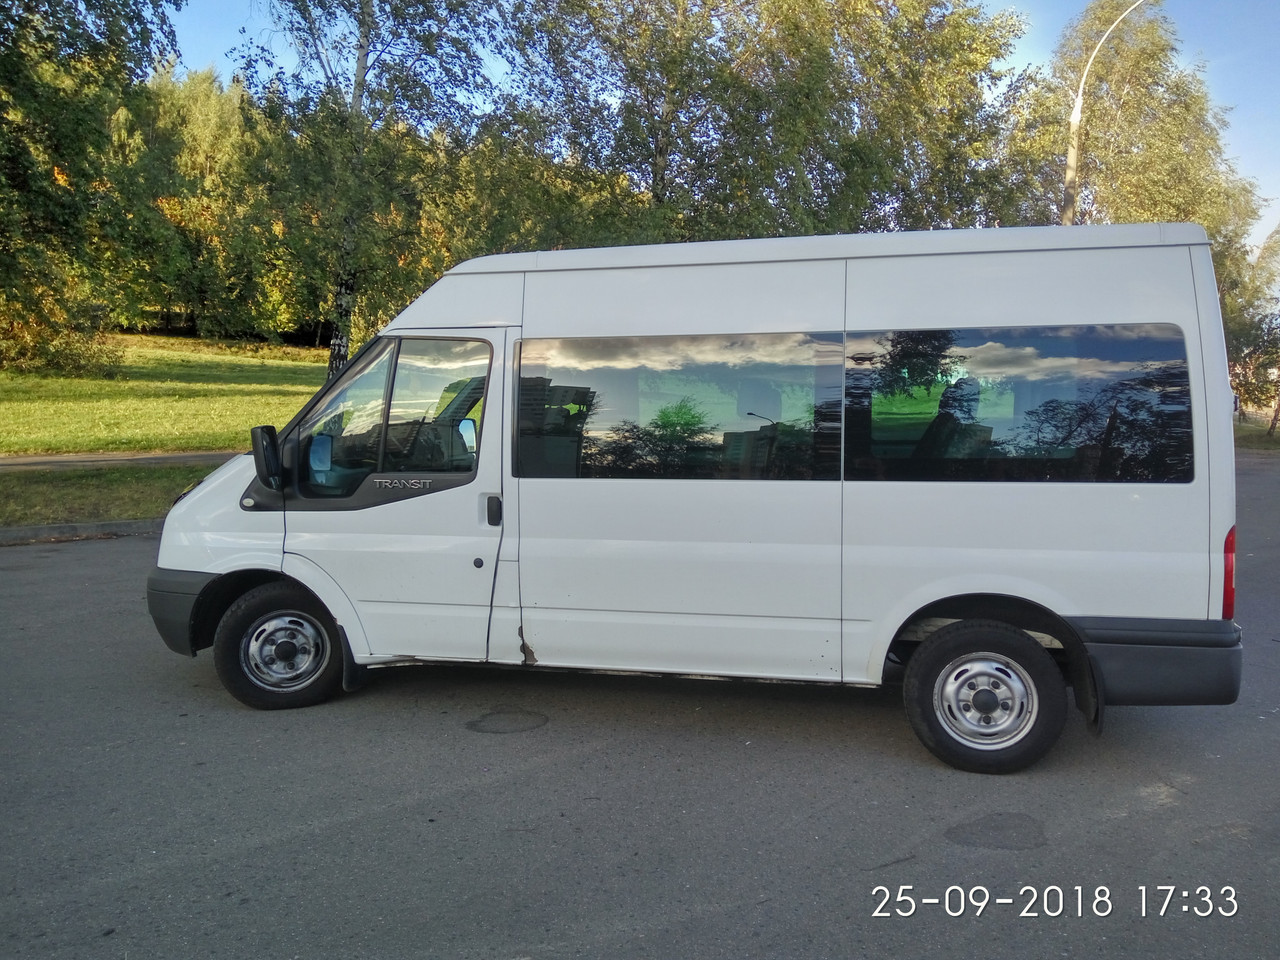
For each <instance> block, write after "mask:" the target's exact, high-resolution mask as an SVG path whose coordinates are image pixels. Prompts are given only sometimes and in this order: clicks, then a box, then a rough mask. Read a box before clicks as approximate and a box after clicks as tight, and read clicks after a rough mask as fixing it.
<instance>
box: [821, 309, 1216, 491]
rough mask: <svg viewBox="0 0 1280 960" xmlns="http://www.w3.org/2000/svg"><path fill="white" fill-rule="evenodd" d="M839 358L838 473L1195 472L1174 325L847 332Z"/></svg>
mask: <svg viewBox="0 0 1280 960" xmlns="http://www.w3.org/2000/svg"><path fill="white" fill-rule="evenodd" d="M845 363H846V367H845V477H846V479H849V480H1015V481H1035V480H1047V481H1064V482H1086V483H1087V482H1120V483H1126V482H1127V483H1189V482H1190V481H1191V480H1192V479H1193V455H1192V433H1191V402H1190V401H1191V387H1190V382H1189V379H1188V373H1187V351H1186V345H1185V343H1184V341H1183V337H1182V332H1181V330H1179V328H1178V327H1176V326H1174V325H1172V324H1115V325H1096V326H1071V327H1065V326H1054V327H1026V328H982V329H958V330H908V331H885V332H880V333H862V334H850V335H849V337H848V340H847V342H846V350H845Z"/></svg>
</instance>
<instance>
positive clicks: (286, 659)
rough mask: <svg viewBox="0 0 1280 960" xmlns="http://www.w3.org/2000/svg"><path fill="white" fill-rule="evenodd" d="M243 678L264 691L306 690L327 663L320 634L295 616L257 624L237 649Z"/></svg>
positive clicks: (278, 616)
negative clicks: (304, 687) (298, 688)
mask: <svg viewBox="0 0 1280 960" xmlns="http://www.w3.org/2000/svg"><path fill="white" fill-rule="evenodd" d="M240 659H241V663H242V665H243V666H244V668H245V674H246V675H247V676H248V677H249V678H250V679H251V680H253V682H254V683H256V684H257V685H258V686H260V687H262V688H263V689H266V690H277V691H278V690H290V689H295V688H297V687H302V686H306V685H307V684H308V683H310V682H311V681H312V680H314V679H315V678H316V676H317V675H318V674H319V673H320V671H321V670H323V669H324V665H325V664H326V663H327V662H328V659H329V648H328V643H327V641H326V640H325V635H324V632H323V631H322V630H321V629H320V628H319V627H318V626H317V625H316V624H315V623H313V622H312V621H311V619H310V618H309V617H305V616H303V615H301V614H297V613H278V614H273V615H271V616H268V617H264V618H263V619H262V620H259V621H258V622H257V623H256V624H254V626H253V627H252V629H250V630H249V631H248V633H246V634H245V638H244V643H243V644H242V646H241V649H240Z"/></svg>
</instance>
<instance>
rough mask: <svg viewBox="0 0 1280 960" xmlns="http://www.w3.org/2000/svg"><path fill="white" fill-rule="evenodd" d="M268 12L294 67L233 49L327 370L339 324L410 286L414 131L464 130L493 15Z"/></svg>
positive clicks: (285, 248)
mask: <svg viewBox="0 0 1280 960" xmlns="http://www.w3.org/2000/svg"><path fill="white" fill-rule="evenodd" d="M271 11H272V15H273V18H274V20H275V23H276V25H277V27H278V28H279V29H280V30H281V31H282V32H283V34H284V35H285V37H287V38H288V40H289V41H290V43H291V45H292V47H293V51H294V53H295V54H296V56H297V66H296V68H295V69H294V70H292V71H289V72H285V71H283V70H281V69H278V68H277V67H276V65H275V63H274V61H273V59H272V57H271V54H270V53H269V51H265V50H262V49H260V48H256V49H251V50H249V51H247V56H246V59H245V65H244V67H245V75H246V78H247V79H248V81H249V82H250V85H251V88H252V89H253V90H254V92H255V94H256V95H257V96H258V98H259V101H260V103H261V105H262V108H263V113H264V117H265V123H266V124H267V126H268V127H269V135H267V136H264V137H263V143H264V144H266V145H268V146H269V147H271V148H272V149H269V150H267V151H266V152H264V153H263V154H262V156H261V157H260V163H261V164H262V166H261V169H262V170H264V171H268V172H269V173H270V175H271V177H270V179H267V180H264V181H263V183H264V184H265V185H266V187H267V192H266V196H265V197H264V202H265V203H266V204H267V205H268V207H271V208H273V209H274V210H275V211H276V213H277V216H276V217H275V218H274V220H273V222H274V223H276V224H278V225H279V228H280V230H279V232H280V234H281V239H282V240H283V243H282V244H281V245H280V246H279V248H278V249H279V250H280V251H281V252H282V254H283V255H284V256H286V257H290V258H294V259H295V265H296V266H297V267H298V268H299V269H300V270H301V271H302V272H303V273H304V274H305V275H306V276H308V277H309V279H310V282H311V283H313V284H315V285H316V287H317V288H318V286H319V283H318V281H319V276H318V275H319V274H320V273H323V275H324V283H323V285H324V289H325V291H326V292H325V294H324V295H323V297H322V298H321V299H320V301H319V302H318V303H316V305H315V306H316V309H317V310H320V309H323V310H325V312H326V313H327V314H328V316H329V318H330V323H331V327H332V339H331V357H330V369H331V370H336V368H337V367H338V366H340V365H341V364H342V363H343V362H345V359H346V355H347V350H348V345H349V341H350V337H351V335H352V331H353V324H355V325H356V326H357V327H359V326H361V325H363V326H366V327H370V326H371V327H372V328H374V329H376V328H377V326H378V325H380V324H381V323H382V322H385V321H386V320H387V319H389V316H387V315H385V314H386V312H387V311H386V307H385V304H386V303H387V302H391V301H395V302H397V303H401V302H403V300H404V299H405V298H406V296H407V293H408V291H407V290H406V289H405V288H406V287H408V286H410V285H411V284H414V285H418V286H419V289H420V284H419V280H420V274H421V271H420V270H419V269H418V268H419V267H420V266H421V264H422V258H421V257H420V256H418V253H417V251H416V249H414V242H415V241H416V239H417V238H418V237H420V236H421V235H422V231H421V230H420V229H419V223H418V221H417V216H416V208H418V207H420V204H421V197H420V194H419V193H418V184H417V183H416V182H415V180H414V178H413V176H412V173H411V172H410V167H411V165H412V161H413V160H414V158H415V152H416V151H417V150H418V149H419V147H420V144H421V133H420V132H422V131H426V132H431V131H437V130H439V131H444V132H446V133H447V132H448V131H449V130H451V129H465V128H466V127H467V126H468V125H469V123H470V117H471V114H472V111H473V107H474V104H475V103H476V102H477V98H479V97H480V96H481V94H482V93H483V90H484V88H485V86H486V83H487V80H486V77H485V74H484V70H483V60H482V51H483V49H484V48H485V45H486V43H489V42H490V41H491V40H492V38H493V37H494V35H495V28H496V18H495V11H494V9H493V7H492V6H491V5H490V4H486V3H483V2H481V0H452V2H437V0H273V2H272V3H271ZM282 178H283V179H282ZM304 254H305V255H304ZM391 290H396V291H397V292H396V294H395V295H392V296H389V295H388V292H389V291H391Z"/></svg>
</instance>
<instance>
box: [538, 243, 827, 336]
mask: <svg viewBox="0 0 1280 960" xmlns="http://www.w3.org/2000/svg"><path fill="white" fill-rule="evenodd" d="M843 315H844V264H843V263H842V262H841V261H839V260H819V261H798V262H794V263H732V264H713V265H708V266H688V267H643V268H633V269H627V270H581V271H575V272H545V273H530V274H529V275H528V280H527V286H526V299H525V315H524V335H525V336H526V337H530V338H537V337H598V336H609V335H615V336H616V335H619V334H621V335H624V336H663V335H669V334H698V333H790V332H793V331H810V330H839V329H840V328H841V318H842V317H843Z"/></svg>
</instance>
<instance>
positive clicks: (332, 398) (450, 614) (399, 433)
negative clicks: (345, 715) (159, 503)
mask: <svg viewBox="0 0 1280 960" xmlns="http://www.w3.org/2000/svg"><path fill="white" fill-rule="evenodd" d="M505 350H506V334H505V332H504V331H502V330H497V331H494V330H486V331H484V332H483V334H477V333H476V332H474V331H466V330H459V331H439V332H438V333H436V334H434V335H432V336H430V337H401V338H386V339H385V340H383V341H382V342H380V343H378V344H376V345H375V346H374V347H373V348H371V349H369V350H368V351H366V352H365V353H363V354H362V355H361V356H360V357H359V359H358V360H357V362H356V363H354V364H352V366H351V367H350V368H349V369H348V370H347V371H346V372H344V374H343V375H342V377H341V378H340V379H339V380H338V381H336V382H335V383H334V384H333V385H332V387H331V388H330V389H329V391H328V392H327V394H326V395H325V396H324V397H323V398H322V399H321V401H320V402H319V403H318V404H317V405H316V406H315V407H314V408H313V410H312V411H311V412H310V413H308V415H307V416H306V417H305V418H304V419H303V420H302V421H301V422H300V423H299V424H298V427H297V429H296V430H295V432H294V434H293V436H292V437H291V438H290V443H291V444H292V448H293V449H292V453H293V457H292V459H293V461H294V464H295V466H294V469H293V470H292V476H291V482H290V484H289V490H288V492H287V496H286V501H285V547H284V549H285V554H286V555H287V556H288V555H293V556H294V557H295V558H301V559H303V560H305V561H308V562H309V563H311V564H314V565H315V567H317V568H319V570H320V571H323V573H324V574H325V575H327V576H328V577H329V578H331V579H332V580H333V581H334V582H335V583H336V584H337V585H338V587H339V588H340V589H341V590H342V591H344V592H345V593H346V595H347V597H348V598H349V599H350V600H351V602H352V604H353V606H354V607H355V610H356V613H357V615H358V616H359V618H360V622H361V626H362V627H363V630H364V633H365V635H366V637H367V638H368V642H369V649H368V651H367V652H368V653H369V654H372V655H375V656H412V657H429V658H437V659H466V660H483V659H484V658H485V656H486V644H487V639H488V625H489V609H490V604H491V600H492V596H493V579H494V573H495V571H496V569H497V559H498V548H499V546H500V543H501V538H502V519H501V517H502V511H501V498H502V493H503V491H502V470H501V438H502V435H503V432H502V424H501V420H502V417H503V409H502V408H503V404H502V403H501V402H499V401H498V400H496V399H495V401H494V402H492V403H489V402H486V398H487V397H489V396H490V395H492V396H493V397H495V398H500V396H501V388H500V383H497V382H496V381H495V380H494V378H495V377H497V378H500V377H501V375H502V373H501V371H502V370H503V364H504V355H505ZM357 652H359V651H357Z"/></svg>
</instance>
